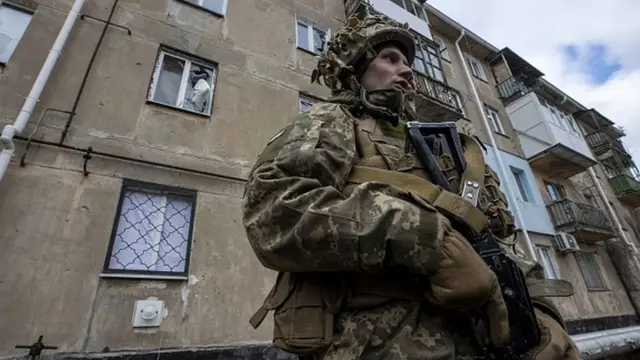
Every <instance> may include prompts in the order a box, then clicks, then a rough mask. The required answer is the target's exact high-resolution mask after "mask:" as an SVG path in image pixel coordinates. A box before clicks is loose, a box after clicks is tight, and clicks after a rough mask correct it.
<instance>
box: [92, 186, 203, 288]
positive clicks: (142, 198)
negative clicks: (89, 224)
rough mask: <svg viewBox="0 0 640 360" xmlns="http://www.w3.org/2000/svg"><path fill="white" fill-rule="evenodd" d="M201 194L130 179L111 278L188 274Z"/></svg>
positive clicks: (108, 265)
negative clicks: (128, 274) (192, 236)
mask: <svg viewBox="0 0 640 360" xmlns="http://www.w3.org/2000/svg"><path fill="white" fill-rule="evenodd" d="M195 198H196V193H195V192H193V191H188V190H181V189H172V188H166V187H163V186H159V185H153V184H146V183H139V182H133V181H129V180H125V182H124V185H123V188H122V193H121V194H120V202H119V204H118V211H117V217H116V222H115V225H114V230H113V234H112V238H111V244H110V245H109V252H108V256H107V259H106V261H105V266H104V272H105V273H142V274H152V275H186V274H187V273H188V266H189V252H190V248H191V233H192V229H193V217H194V214H195Z"/></svg>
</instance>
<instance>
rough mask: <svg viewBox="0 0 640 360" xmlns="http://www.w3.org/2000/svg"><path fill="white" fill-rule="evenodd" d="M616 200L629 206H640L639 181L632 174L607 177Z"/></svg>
mask: <svg viewBox="0 0 640 360" xmlns="http://www.w3.org/2000/svg"><path fill="white" fill-rule="evenodd" d="M609 184H610V185H611V188H613V192H614V193H615V194H616V197H617V198H618V200H620V202H621V203H623V204H625V205H627V206H629V207H631V208H634V209H635V208H637V207H640V181H638V180H637V179H636V178H634V177H633V176H629V175H627V174H620V175H617V176H614V177H612V178H610V179H609Z"/></svg>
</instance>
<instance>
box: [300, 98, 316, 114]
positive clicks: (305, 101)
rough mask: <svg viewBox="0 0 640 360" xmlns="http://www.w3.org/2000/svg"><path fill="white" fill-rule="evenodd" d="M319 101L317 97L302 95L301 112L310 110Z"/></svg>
mask: <svg viewBox="0 0 640 360" xmlns="http://www.w3.org/2000/svg"><path fill="white" fill-rule="evenodd" d="M317 102H318V101H317V100H315V99H312V98H310V97H308V96H304V95H300V100H299V103H300V112H301V113H302V112H305V111H307V110H309V109H310V108H311V107H312V106H313V105H315V104H316V103H317Z"/></svg>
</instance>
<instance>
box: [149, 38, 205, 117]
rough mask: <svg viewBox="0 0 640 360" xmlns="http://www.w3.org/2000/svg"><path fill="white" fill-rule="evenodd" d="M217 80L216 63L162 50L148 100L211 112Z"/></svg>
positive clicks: (198, 111) (203, 112)
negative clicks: (207, 62) (212, 63)
mask: <svg viewBox="0 0 640 360" xmlns="http://www.w3.org/2000/svg"><path fill="white" fill-rule="evenodd" d="M215 83H216V67H215V66H214V65H210V64H206V63H204V62H201V61H200V60H192V59H189V58H187V57H185V56H182V55H177V54H174V53H169V52H167V51H161V52H160V55H159V56H158V61H157V62H156V69H155V71H154V74H153V79H152V81H151V86H150V91H149V100H150V101H153V102H156V103H160V104H164V105H169V106H173V107H177V108H180V109H184V110H188V111H192V112H196V113H200V114H204V115H211V104H212V101H213V93H214V90H215Z"/></svg>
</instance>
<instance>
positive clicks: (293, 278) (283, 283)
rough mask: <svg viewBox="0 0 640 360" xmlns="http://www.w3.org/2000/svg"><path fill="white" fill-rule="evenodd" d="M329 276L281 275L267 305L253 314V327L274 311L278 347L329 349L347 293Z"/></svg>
mask: <svg viewBox="0 0 640 360" xmlns="http://www.w3.org/2000/svg"><path fill="white" fill-rule="evenodd" d="M323 277H325V278H324V279H323ZM327 278H329V276H328V275H326V274H313V275H309V274H292V273H280V274H278V279H277V280H276V283H275V285H274V286H273V289H272V290H271V292H270V293H269V295H267V298H266V299H265V301H264V304H263V305H262V307H261V308H260V309H259V310H258V311H257V312H256V313H255V314H254V315H253V316H252V317H251V320H250V321H249V322H250V323H251V326H253V327H254V328H257V327H258V326H260V324H261V323H262V321H263V320H264V318H265V317H266V315H267V313H268V312H269V311H271V310H273V311H274V313H273V346H274V347H276V348H279V349H282V350H284V351H287V352H290V353H293V354H296V355H305V354H309V353H312V352H315V351H318V350H321V349H325V348H327V347H328V346H329V345H331V342H332V341H333V325H334V321H335V316H336V314H337V313H338V311H339V310H340V306H341V304H342V301H343V299H344V297H345V295H346V289H345V288H344V287H343V286H340V285H339V284H336V283H332V282H333V281H329V279H327ZM334 280H335V279H334ZM337 281H338V280H337Z"/></svg>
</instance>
